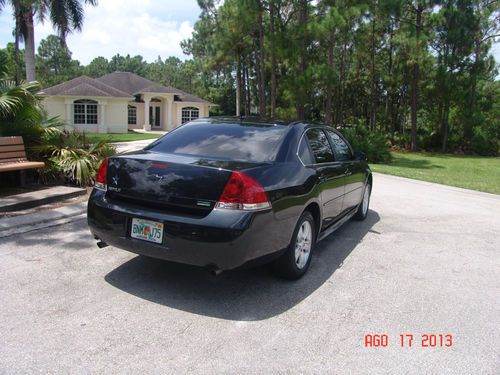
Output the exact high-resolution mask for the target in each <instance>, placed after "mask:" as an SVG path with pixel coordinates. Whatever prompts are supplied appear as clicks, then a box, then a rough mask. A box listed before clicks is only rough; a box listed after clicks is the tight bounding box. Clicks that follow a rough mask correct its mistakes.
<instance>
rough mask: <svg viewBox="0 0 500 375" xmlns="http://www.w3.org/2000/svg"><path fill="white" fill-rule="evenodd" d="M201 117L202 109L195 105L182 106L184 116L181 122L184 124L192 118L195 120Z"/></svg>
mask: <svg viewBox="0 0 500 375" xmlns="http://www.w3.org/2000/svg"><path fill="white" fill-rule="evenodd" d="M198 117H200V110H199V109H198V108H195V107H185V108H182V118H181V123H182V124H184V123H186V122H189V121H191V120H195V119H197V118H198Z"/></svg>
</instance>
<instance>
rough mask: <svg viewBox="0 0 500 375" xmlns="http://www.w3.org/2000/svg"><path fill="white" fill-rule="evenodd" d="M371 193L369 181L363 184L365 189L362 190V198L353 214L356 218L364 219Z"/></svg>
mask: <svg viewBox="0 0 500 375" xmlns="http://www.w3.org/2000/svg"><path fill="white" fill-rule="evenodd" d="M371 193H372V186H371V184H370V183H369V182H367V183H366V185H365V190H364V191H363V198H362V199H361V202H360V203H359V206H358V211H357V212H356V214H355V215H354V219H356V220H360V221H361V220H365V219H366V216H367V215H368V209H369V208H370V197H371Z"/></svg>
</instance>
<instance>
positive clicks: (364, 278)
mask: <svg viewBox="0 0 500 375" xmlns="http://www.w3.org/2000/svg"><path fill="white" fill-rule="evenodd" d="M374 184H375V185H374V191H373V199H372V205H371V211H370V213H369V216H368V218H367V220H366V221H364V222H361V223H360V222H354V221H353V222H349V223H347V224H346V225H345V226H344V227H343V228H342V229H341V230H339V231H338V232H336V233H335V234H333V235H332V236H330V237H329V238H327V239H326V240H324V241H323V242H321V243H320V244H319V246H318V248H317V251H316V253H315V254H314V255H315V257H314V259H313V262H312V265H311V269H310V271H309V273H308V274H307V275H306V277H304V278H303V279H301V280H299V281H297V282H287V281H283V280H280V279H276V278H274V277H273V276H271V275H269V273H268V272H267V270H266V268H265V267H263V268H259V269H253V270H245V271H233V272H227V273H223V274H222V275H221V276H220V277H218V278H213V277H211V276H209V275H208V273H206V272H205V271H204V270H201V269H197V268H192V267H186V266H180V265H173V264H169V263H166V262H162V261H157V260H151V259H147V258H143V257H137V256H135V255H132V254H129V253H127V252H124V251H121V250H118V249H115V248H106V249H103V250H99V249H97V247H96V246H95V245H94V241H93V240H92V238H91V237H90V235H89V233H88V231H87V227H86V222H85V221H84V220H79V221H76V222H73V223H71V224H65V225H62V226H57V227H52V228H48V229H45V230H39V231H33V232H29V233H26V234H24V235H22V236H18V237H15V236H11V237H7V238H3V239H1V240H0V260H1V261H0V300H1V301H2V303H1V304H0V373H26V372H27V373H32V372H39V371H40V372H53V373H69V372H71V373H81V372H85V373H89V372H97V373H103V372H106V373H111V372H113V373H114V372H122V373H124V372H126V373H138V372H141V373H142V372H154V373H167V372H168V373H171V372H180V373H220V372H224V373H240V372H241V373H271V372H287V373H298V372H302V373H322V374H324V373H346V374H348V373H351V374H361V373H394V374H402V373H404V374H423V373H439V374H444V373H452V374H494V373H496V374H498V373H499V371H500V365H499V364H500V358H499V353H500V336H499V329H498V327H500V281H499V275H500V255H499V251H500V235H499V234H500V233H499V230H500V196H495V195H490V194H483V193H478V192H473V191H468V190H461V189H456V188H450V187H445V186H440V185H435V184H429V183H424V182H417V181H412V180H406V179H401V178H396V177H389V176H383V175H376V176H375V178H374ZM367 334H387V335H388V338H389V341H388V345H387V347H379V348H366V347H365V335H367ZM400 334H413V335H414V340H413V343H412V344H413V345H412V347H407V346H406V347H404V348H402V347H401V344H400V336H399V335H400ZM422 334H436V335H439V334H451V335H452V336H453V341H452V346H451V347H422V342H421V335H422ZM438 343H439V340H438Z"/></svg>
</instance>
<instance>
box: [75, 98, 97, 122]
mask: <svg viewBox="0 0 500 375" xmlns="http://www.w3.org/2000/svg"><path fill="white" fill-rule="evenodd" d="M73 109H74V110H73V117H74V120H75V124H91V125H95V124H97V102H96V101H95V100H90V99H80V100H75V101H74V102H73Z"/></svg>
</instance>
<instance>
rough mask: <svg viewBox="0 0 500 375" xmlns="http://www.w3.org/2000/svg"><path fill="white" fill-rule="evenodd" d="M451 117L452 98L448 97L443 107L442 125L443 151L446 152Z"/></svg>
mask: <svg viewBox="0 0 500 375" xmlns="http://www.w3.org/2000/svg"><path fill="white" fill-rule="evenodd" d="M449 118H450V98H448V97H447V98H446V101H445V104H444V109H443V126H442V129H441V131H442V134H443V144H442V148H441V151H442V152H446V148H447V143H448V119H449Z"/></svg>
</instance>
